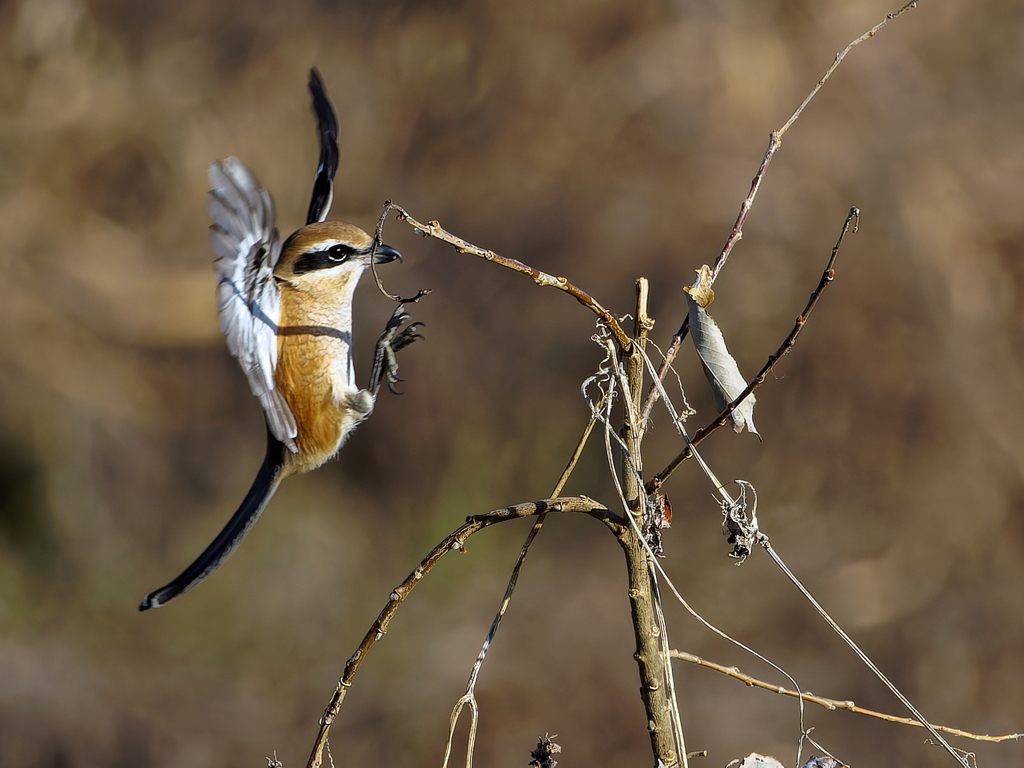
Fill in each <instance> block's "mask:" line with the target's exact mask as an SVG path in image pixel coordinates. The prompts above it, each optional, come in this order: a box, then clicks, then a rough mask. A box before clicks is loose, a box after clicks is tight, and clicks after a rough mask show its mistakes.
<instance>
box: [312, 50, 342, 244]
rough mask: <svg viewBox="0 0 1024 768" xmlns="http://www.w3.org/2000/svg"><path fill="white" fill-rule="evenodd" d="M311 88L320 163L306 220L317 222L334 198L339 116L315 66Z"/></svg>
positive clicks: (324, 215) (327, 210)
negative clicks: (318, 137)
mask: <svg viewBox="0 0 1024 768" xmlns="http://www.w3.org/2000/svg"><path fill="white" fill-rule="evenodd" d="M309 92H310V94H311V95H312V96H313V111H314V112H315V113H316V128H317V132H318V133H319V134H320V164H319V165H318V166H317V169H316V177H315V178H314V179H313V196H312V197H311V198H310V201H309V213H308V214H307V215H306V223H307V224H314V223H316V222H318V221H323V220H324V219H326V218H327V214H328V212H329V211H330V210H331V200H332V199H333V198H334V174H335V172H336V171H337V170H338V116H337V115H336V114H335V113H334V107H332V106H331V100H330V99H329V98H327V91H326V90H324V82H323V80H321V79H320V73H319V72H317V71H316V68H315V67H314V68H313V69H311V70H310V71H309Z"/></svg>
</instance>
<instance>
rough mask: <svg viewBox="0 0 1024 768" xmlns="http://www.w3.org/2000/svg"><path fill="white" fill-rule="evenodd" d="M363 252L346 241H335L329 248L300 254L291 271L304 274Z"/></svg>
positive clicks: (337, 263) (326, 267)
mask: <svg viewBox="0 0 1024 768" xmlns="http://www.w3.org/2000/svg"><path fill="white" fill-rule="evenodd" d="M363 253H364V251H360V250H359V249H358V248H354V247H353V246H351V245H348V244H346V243H336V244H335V245H332V246H331V247H330V248H325V249H323V250H318V251H309V252H307V253H304V254H302V255H301V256H299V258H298V259H296V261H295V266H294V267H293V271H294V272H295V274H296V275H304V274H306V273H307V272H313V271H314V270H317V269H330V268H331V267H336V266H338V265H339V264H344V263H345V262H346V261H348V260H349V259H351V258H354V257H356V256H361V255H362V254H363Z"/></svg>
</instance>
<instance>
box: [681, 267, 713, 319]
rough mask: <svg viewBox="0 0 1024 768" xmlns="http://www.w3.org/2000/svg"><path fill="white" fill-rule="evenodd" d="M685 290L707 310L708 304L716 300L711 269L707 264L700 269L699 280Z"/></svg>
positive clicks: (698, 271)
mask: <svg viewBox="0 0 1024 768" xmlns="http://www.w3.org/2000/svg"><path fill="white" fill-rule="evenodd" d="M683 290H684V291H686V292H687V293H688V294H690V296H692V297H693V300H694V301H696V302H697V303H698V304H700V306H701V307H703V308H705V309H706V308H707V306H708V304H710V303H711V302H712V301H714V300H715V292H714V291H713V290H711V268H710V267H709V266H708V265H707V264H705V265H704V266H702V267H701V268H700V269H698V270H697V279H696V280H694V281H693V285H684V286H683Z"/></svg>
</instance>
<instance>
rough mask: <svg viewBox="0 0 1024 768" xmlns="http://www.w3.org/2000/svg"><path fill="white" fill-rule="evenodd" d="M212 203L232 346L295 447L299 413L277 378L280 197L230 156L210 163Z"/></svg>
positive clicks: (276, 425)
mask: <svg viewBox="0 0 1024 768" xmlns="http://www.w3.org/2000/svg"><path fill="white" fill-rule="evenodd" d="M209 178H210V187H211V189H210V193H209V195H208V196H207V203H206V208H207V211H208V212H209V214H210V218H212V219H213V221H214V223H213V225H212V226H211V227H210V245H211V246H212V247H213V250H214V252H215V253H216V254H217V259H216V260H215V261H214V266H215V268H216V270H217V277H218V280H219V282H218V285H217V311H218V312H219V313H220V328H221V330H222V331H224V335H225V336H226V337H227V342H228V350H229V351H230V352H231V354H232V355H234V356H235V357H236V358H238V364H239V365H241V366H242V370H243V371H245V375H246V378H248V379H249V386H250V387H251V388H252V391H253V394H254V395H256V397H258V398H259V400H260V403H261V404H262V406H263V410H264V412H265V413H266V415H267V425H268V426H269V427H270V431H271V432H272V433H273V434H274V436H275V437H276V438H277V439H278V440H280V441H281V442H282V443H284V444H285V445H286V446H288V448H289V449H290V450H292V451H295V450H296V448H295V436H296V435H297V434H298V431H297V429H296V426H295V416H294V415H293V414H292V412H291V409H290V408H289V407H288V403H287V402H285V399H284V397H283V395H282V394H281V391H280V390H279V389H278V388H277V387H276V386H275V384H274V368H275V367H276V365H277V328H278V324H279V323H280V321H281V293H280V291H279V290H278V288H277V284H276V283H275V282H274V266H275V265H276V264H277V260H278V258H280V256H281V236H280V235H279V234H278V231H277V228H276V227H275V226H274V201H273V200H271V199H270V193H269V192H267V191H266V190H265V189H263V188H262V187H260V185H259V183H258V182H257V181H256V178H255V177H254V176H253V175H252V173H251V172H250V171H249V169H248V168H246V167H245V166H244V165H242V163H241V162H240V161H239V160H237V159H235V158H233V157H229V158H228V159H227V160H224V161H223V162H215V163H213V164H212V165H211V166H210V172H209Z"/></svg>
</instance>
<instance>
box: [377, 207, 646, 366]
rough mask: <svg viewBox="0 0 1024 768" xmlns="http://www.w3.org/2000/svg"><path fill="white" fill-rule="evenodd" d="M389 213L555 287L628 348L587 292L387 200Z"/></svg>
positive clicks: (611, 319)
mask: <svg viewBox="0 0 1024 768" xmlns="http://www.w3.org/2000/svg"><path fill="white" fill-rule="evenodd" d="M391 210H394V211H396V212H397V214H398V220H399V221H405V222H408V223H409V225H410V226H411V227H412V228H413V229H415V230H416V232H417V233H418V234H421V235H423V236H424V237H433V238H435V239H437V240H441V241H442V242H445V243H448V244H449V245H451V246H453V247H454V248H455V249H456V250H457V251H459V253H471V254H473V255H474V256H478V257H480V258H481V259H486V260H487V261H491V262H494V263H495V264H498V265H500V266H502V267H505V268H506V269H511V270H512V271H513V272H519V273H521V274H524V275H527V276H528V277H529V278H530V279H531V280H533V282H535V283H536V284H537V285H540V286H545V287H548V288H557V289H558V290H560V291H563V292H565V293H567V294H569V295H570V296H572V297H573V298H574V299H576V301H578V302H579V303H580V304H582V305H583V306H585V307H586V308H587V309H589V310H590V311H591V312H593V313H594V314H595V315H597V316H598V317H599V318H600V319H601V322H603V323H604V324H605V325H607V326H608V328H609V329H610V330H611V332H612V335H613V336H614V337H615V341H616V342H617V343H618V344H619V345H620V346H621V347H623V348H627V347H629V345H630V343H631V342H630V338H629V336H627V335H626V332H625V331H623V330H622V326H621V325H619V321H618V320H616V319H615V318H614V317H613V316H612V314H611V313H610V312H609V311H608V310H607V309H605V308H604V307H602V306H601V305H600V304H598V303H597V301H596V300H595V299H594V298H593V297H592V296H591V295H590V294H589V293H587V292H586V291H584V290H583V289H581V288H577V287H576V286H575V285H573V284H572V283H570V282H569V281H568V280H566V279H565V278H564V277H555V276H554V275H549V274H548V273H547V272H541V271H540V270H539V269H534V268H533V267H531V266H529V265H528V264H524V263H523V262H521V261H518V260H516V259H510V258H508V257H505V256H499V255H498V254H496V253H495V252H494V251H491V250H488V249H487V248H481V247H480V246H478V245H473V244H472V243H471V242H469V241H468V240H463V239H462V238H461V237H459V236H458V235H453V234H452V233H451V232H448V231H447V230H445V229H444V228H443V227H442V226H441V225H440V224H438V223H437V222H436V221H430V222H427V223H426V224H422V223H420V222H419V221H417V220H416V219H414V218H413V217H412V216H410V215H409V213H408V212H407V211H406V210H405V209H404V208H402V207H401V206H400V205H396V204H395V203H392V202H391V201H390V200H388V201H387V202H385V203H384V213H383V214H382V217H383V216H386V215H387V213H388V211H391Z"/></svg>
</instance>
